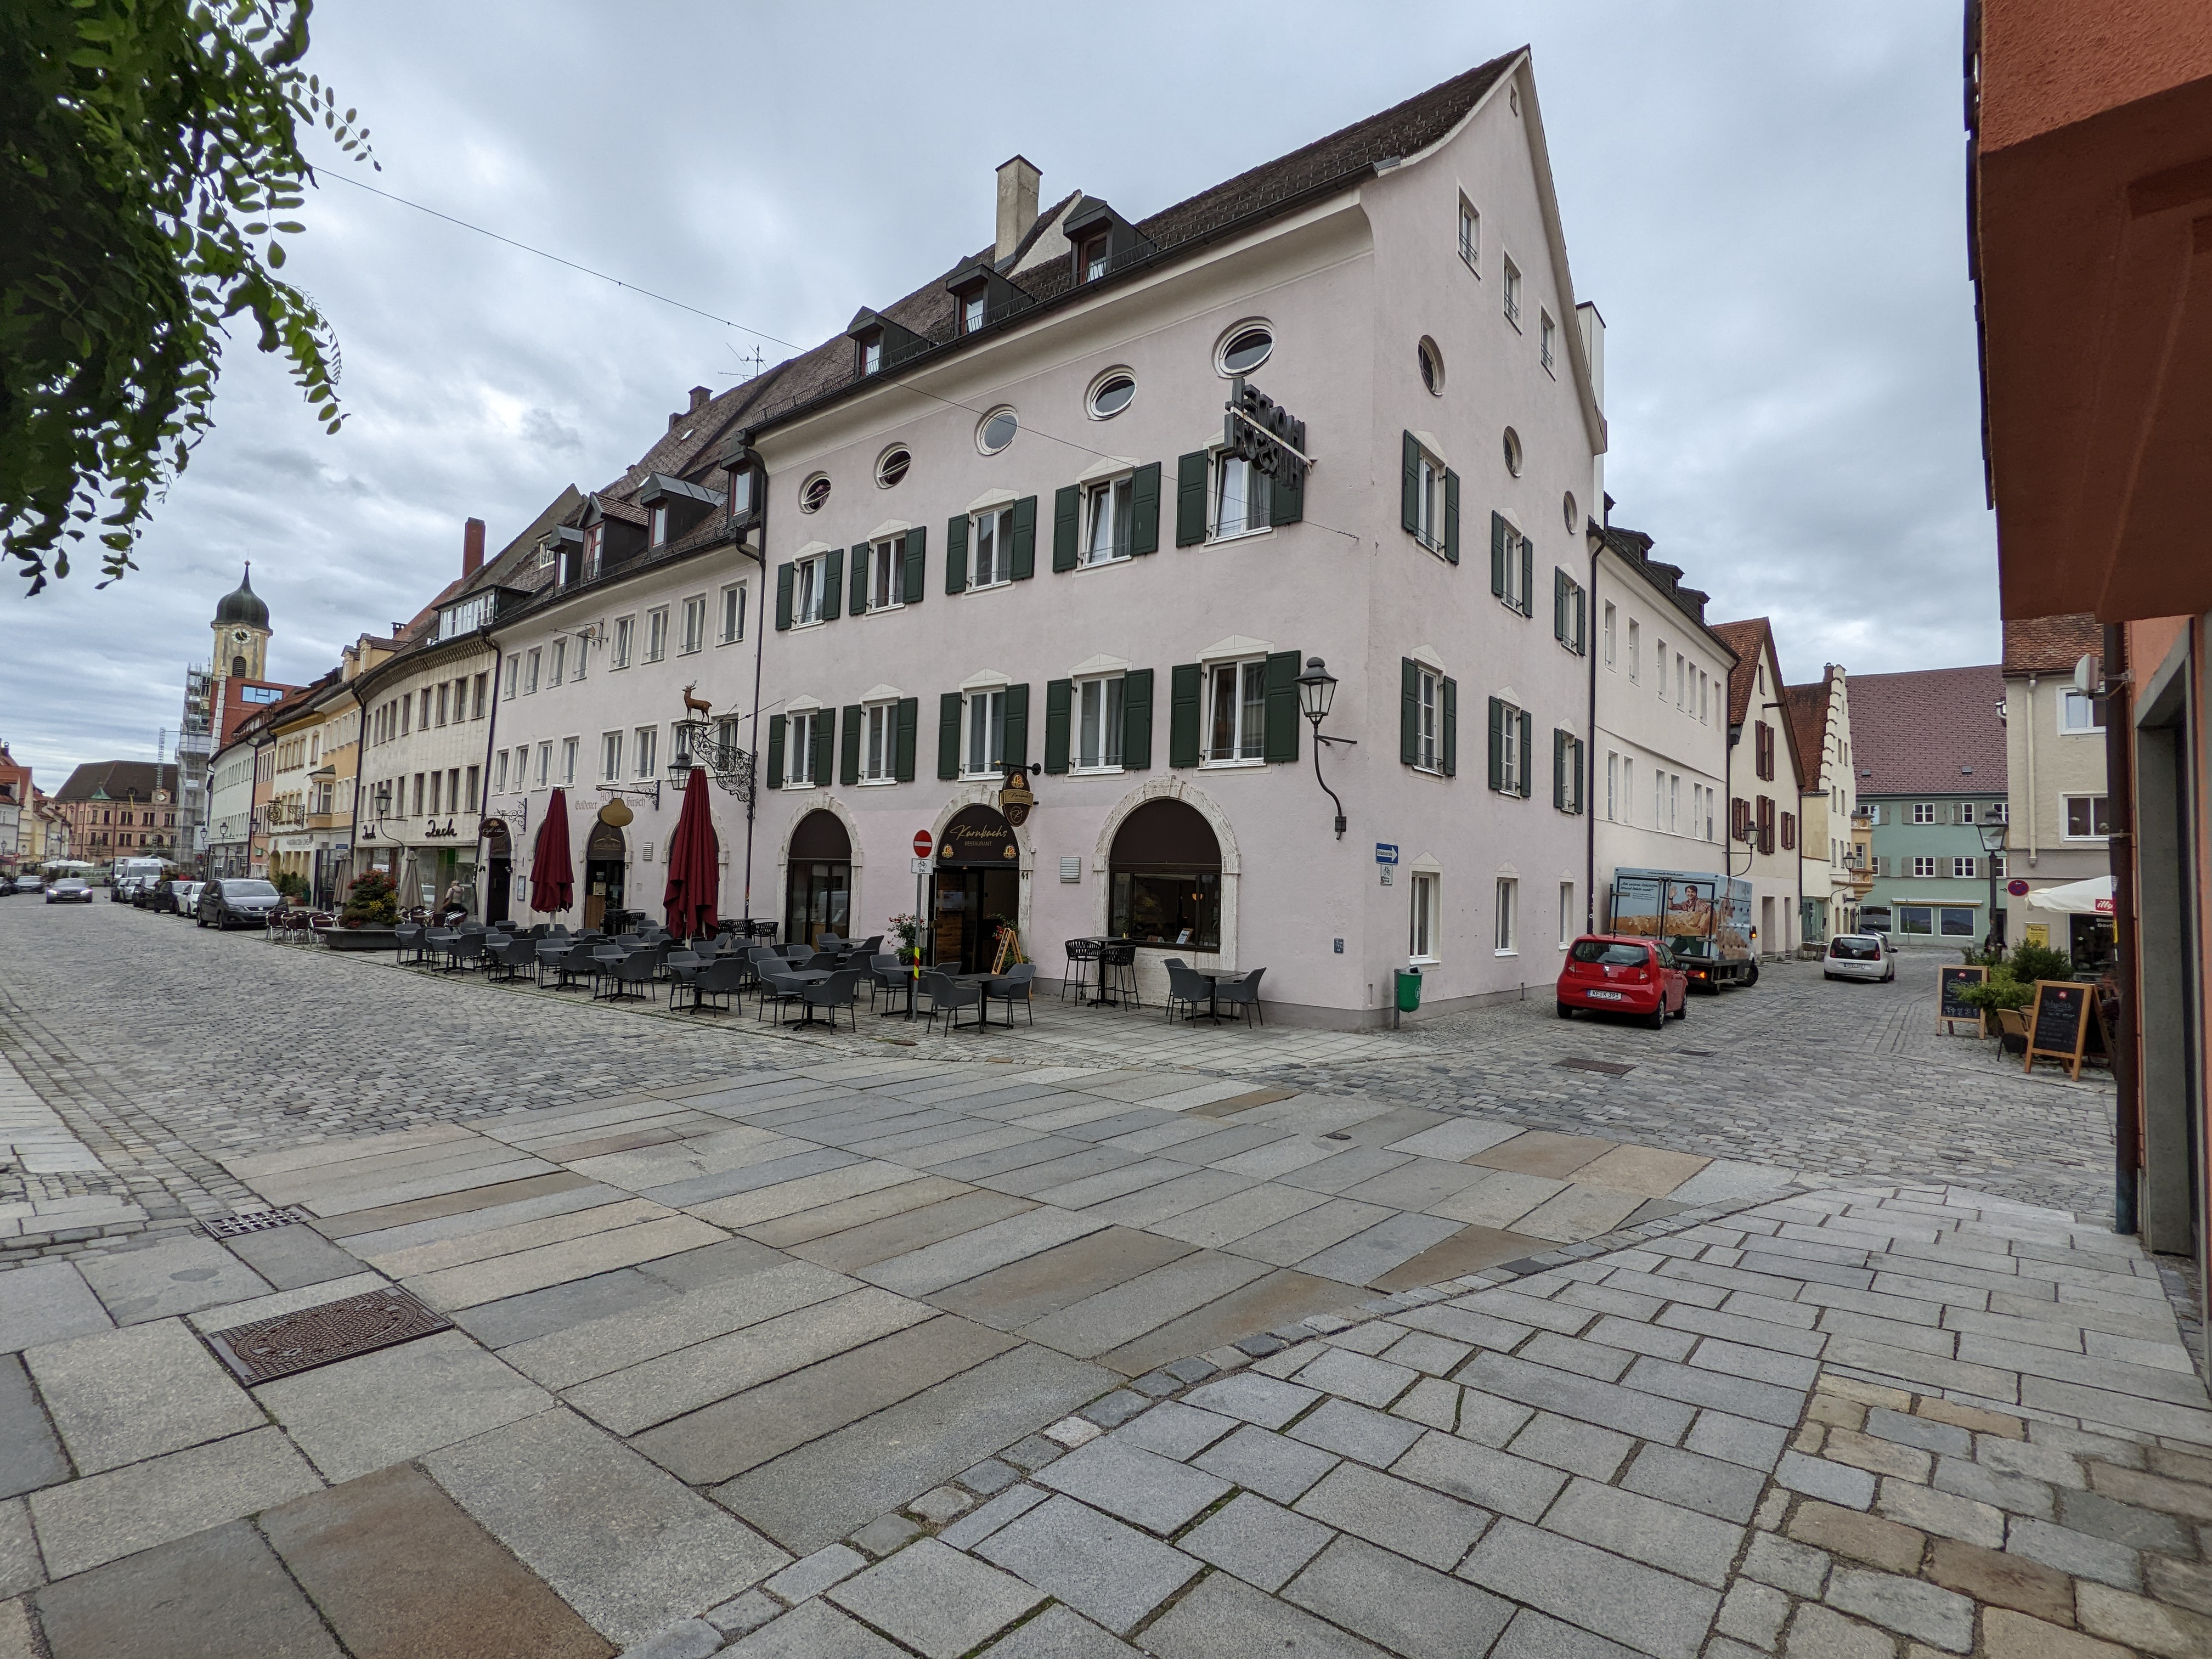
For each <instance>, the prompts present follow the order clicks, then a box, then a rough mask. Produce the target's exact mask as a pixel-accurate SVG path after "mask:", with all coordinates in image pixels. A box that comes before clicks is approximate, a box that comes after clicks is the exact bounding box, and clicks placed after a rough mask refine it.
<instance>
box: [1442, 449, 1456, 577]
mask: <svg viewBox="0 0 2212 1659" xmlns="http://www.w3.org/2000/svg"><path fill="white" fill-rule="evenodd" d="M1444 562H1445V563H1447V564H1457V563H1458V562H1459V474H1458V473H1456V472H1452V471H1447V472H1445V474H1444Z"/></svg>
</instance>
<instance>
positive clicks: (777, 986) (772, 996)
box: [760, 967, 806, 1025]
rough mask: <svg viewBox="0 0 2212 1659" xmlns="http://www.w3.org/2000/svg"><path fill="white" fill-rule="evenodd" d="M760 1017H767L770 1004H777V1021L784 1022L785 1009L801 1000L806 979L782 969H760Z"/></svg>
mask: <svg viewBox="0 0 2212 1659" xmlns="http://www.w3.org/2000/svg"><path fill="white" fill-rule="evenodd" d="M760 987H761V992H760V1017H761V1018H767V1015H768V1006H769V1003H771V1002H773V1003H774V1004H775V1023H776V1024H779V1025H781V1024H783V1011H784V1010H785V1009H786V1008H787V1007H789V1006H791V1005H792V1004H793V1003H794V1002H796V1001H798V1000H799V994H800V993H801V992H802V991H804V990H805V988H806V984H805V981H804V980H798V979H793V977H792V976H791V975H789V974H788V973H787V972H785V971H784V970H782V969H778V968H770V967H763V969H761V970H760Z"/></svg>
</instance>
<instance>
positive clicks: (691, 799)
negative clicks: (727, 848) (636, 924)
mask: <svg viewBox="0 0 2212 1659" xmlns="http://www.w3.org/2000/svg"><path fill="white" fill-rule="evenodd" d="M721 854H722V848H721V842H720V841H719V840H718V839H717V838H716V836H715V835H714V814H713V813H712V812H710V811H708V810H707V769H706V768H705V767H703V766H695V767H693V768H692V769H691V776H690V781H687V782H686V783H685V784H684V810H683V811H680V812H678V814H677V815H676V833H675V834H674V835H673V836H670V837H669V841H668V887H667V890H666V891H665V892H664V893H663V894H662V895H661V903H662V904H663V905H664V906H665V907H666V908H667V911H668V931H669V932H670V933H673V934H675V935H676V936H677V937H678V939H696V938H697V937H698V936H699V935H700V934H702V933H712V932H714V890H715V889H716V888H717V887H718V886H719V885H720V880H721Z"/></svg>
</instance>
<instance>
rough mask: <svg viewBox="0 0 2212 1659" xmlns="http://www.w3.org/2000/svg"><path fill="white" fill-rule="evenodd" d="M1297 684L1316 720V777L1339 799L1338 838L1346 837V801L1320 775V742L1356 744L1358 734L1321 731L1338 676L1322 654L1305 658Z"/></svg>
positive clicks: (1302, 706) (1301, 704)
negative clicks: (1330, 734)
mask: <svg viewBox="0 0 2212 1659" xmlns="http://www.w3.org/2000/svg"><path fill="white" fill-rule="evenodd" d="M1295 684H1297V688H1298V708H1299V711H1300V712H1301V713H1303V714H1304V715H1305V717H1306V719H1307V720H1310V721H1311V722H1312V724H1313V738H1314V781H1315V782H1316V783H1318V784H1320V785H1321V787H1322V793H1324V794H1326V795H1327V796H1328V798H1329V799H1330V800H1332V801H1335V803H1336V838H1337V839H1338V840H1339V841H1342V840H1343V839H1344V828H1345V821H1344V803H1343V802H1342V801H1340V800H1338V799H1337V795H1336V791H1335V790H1334V789H1331V788H1330V787H1328V781H1327V780H1325V779H1324V778H1323V777H1322V775H1321V746H1322V744H1325V743H1341V744H1357V743H1358V741H1359V739H1358V738H1325V737H1323V736H1322V734H1321V723H1322V721H1323V720H1327V719H1328V711H1329V708H1330V706H1331V705H1332V704H1334V702H1335V701H1336V676H1335V675H1334V674H1332V673H1330V672H1329V671H1328V665H1326V664H1324V663H1323V662H1322V659H1320V658H1319V657H1308V658H1307V659H1306V671H1305V672H1304V673H1303V674H1301V675H1299V676H1298V678H1297V681H1296V682H1295Z"/></svg>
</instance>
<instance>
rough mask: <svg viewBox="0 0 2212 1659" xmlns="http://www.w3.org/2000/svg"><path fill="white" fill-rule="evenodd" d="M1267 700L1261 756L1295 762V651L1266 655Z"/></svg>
mask: <svg viewBox="0 0 2212 1659" xmlns="http://www.w3.org/2000/svg"><path fill="white" fill-rule="evenodd" d="M1264 684H1266V686H1267V715H1266V721H1265V726H1264V727H1263V730H1262V733H1261V739H1260V753H1261V757H1262V758H1264V759H1267V760H1271V761H1294V760H1296V759H1297V757H1298V725H1299V722H1300V721H1301V720H1304V718H1305V717H1304V715H1302V714H1299V713H1298V653H1297V652H1295V651H1277V652H1273V653H1270V654H1269V656H1268V658H1267V679H1266V681H1265V682H1264Z"/></svg>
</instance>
